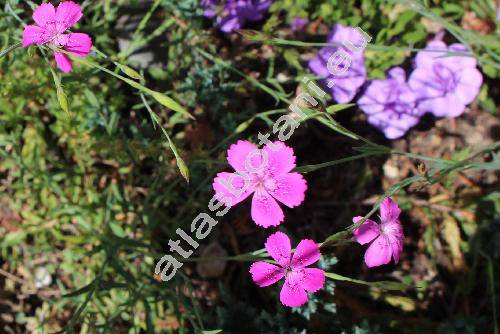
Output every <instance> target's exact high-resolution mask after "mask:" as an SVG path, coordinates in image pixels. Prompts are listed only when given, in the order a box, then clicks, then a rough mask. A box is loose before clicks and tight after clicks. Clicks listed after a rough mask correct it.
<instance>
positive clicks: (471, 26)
mask: <svg viewBox="0 0 500 334" xmlns="http://www.w3.org/2000/svg"><path fill="white" fill-rule="evenodd" d="M461 24H462V28H464V29H467V30H473V31H477V32H478V33H480V34H482V35H486V34H488V33H490V32H492V31H493V27H494V26H493V23H492V22H490V21H488V20H483V19H481V18H479V17H477V15H476V13H474V12H465V14H464V16H463V17H462V23H461Z"/></svg>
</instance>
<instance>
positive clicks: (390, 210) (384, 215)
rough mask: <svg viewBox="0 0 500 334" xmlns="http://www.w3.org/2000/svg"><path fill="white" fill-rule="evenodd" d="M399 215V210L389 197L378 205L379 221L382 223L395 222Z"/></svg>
mask: <svg viewBox="0 0 500 334" xmlns="http://www.w3.org/2000/svg"><path fill="white" fill-rule="evenodd" d="M400 214H401V209H400V208H399V207H398V205H397V203H396V202H394V201H393V200H392V199H391V198H390V197H387V198H385V199H384V200H383V201H382V203H380V219H381V220H382V223H386V222H392V221H396V220H398V218H399V215H400Z"/></svg>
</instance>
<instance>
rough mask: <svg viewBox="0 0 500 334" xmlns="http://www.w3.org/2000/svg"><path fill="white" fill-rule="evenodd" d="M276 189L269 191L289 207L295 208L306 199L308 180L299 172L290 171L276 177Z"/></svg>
mask: <svg viewBox="0 0 500 334" xmlns="http://www.w3.org/2000/svg"><path fill="white" fill-rule="evenodd" d="M274 181H275V184H274V186H275V189H274V190H269V193H270V194H271V195H272V196H273V197H274V198H276V199H277V200H278V201H280V202H281V203H283V204H285V205H286V206H288V207H289V208H293V207H295V206H297V205H299V204H300V203H302V202H303V201H304V197H305V192H306V190H307V183H306V180H304V178H303V177H302V175H300V174H299V173H288V174H285V175H282V176H278V177H276V178H275V179H274Z"/></svg>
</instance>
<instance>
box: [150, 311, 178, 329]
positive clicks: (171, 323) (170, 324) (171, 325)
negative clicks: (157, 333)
mask: <svg viewBox="0 0 500 334" xmlns="http://www.w3.org/2000/svg"><path fill="white" fill-rule="evenodd" d="M180 326H181V324H180V323H179V320H178V319H177V318H176V317H175V316H172V315H167V317H166V318H165V319H157V320H156V327H157V328H163V329H170V330H174V331H175V330H178V329H179V327H180Z"/></svg>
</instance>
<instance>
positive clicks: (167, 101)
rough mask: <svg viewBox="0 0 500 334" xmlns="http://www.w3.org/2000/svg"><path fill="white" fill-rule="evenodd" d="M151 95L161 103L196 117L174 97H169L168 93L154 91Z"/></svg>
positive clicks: (190, 116)
mask: <svg viewBox="0 0 500 334" xmlns="http://www.w3.org/2000/svg"><path fill="white" fill-rule="evenodd" d="M150 95H151V96H152V97H153V98H154V99H155V100H156V101H158V102H159V103H160V104H161V105H163V106H165V107H167V108H169V109H172V110H173V111H177V112H179V113H181V114H184V115H186V116H188V117H189V118H192V119H194V117H193V116H192V115H191V114H190V113H189V112H188V111H187V110H186V109H184V107H182V106H181V105H180V104H179V103H177V102H176V101H175V100H174V99H172V98H170V97H168V96H167V95H165V94H163V93H160V92H155V91H152V92H151V93H150Z"/></svg>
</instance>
